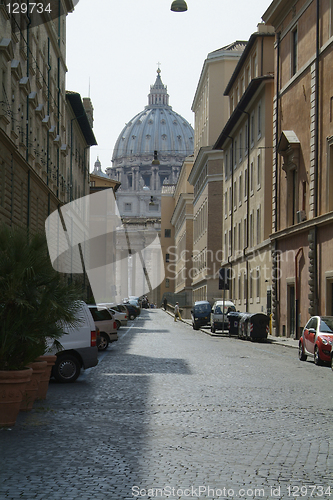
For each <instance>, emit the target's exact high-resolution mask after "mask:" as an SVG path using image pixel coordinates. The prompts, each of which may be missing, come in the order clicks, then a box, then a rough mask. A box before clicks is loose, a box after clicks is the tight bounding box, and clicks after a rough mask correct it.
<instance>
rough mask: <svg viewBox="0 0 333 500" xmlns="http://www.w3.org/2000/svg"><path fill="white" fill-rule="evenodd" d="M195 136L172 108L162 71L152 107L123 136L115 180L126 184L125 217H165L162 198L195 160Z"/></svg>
mask: <svg viewBox="0 0 333 500" xmlns="http://www.w3.org/2000/svg"><path fill="white" fill-rule="evenodd" d="M193 149H194V130H193V128H192V127H191V125H190V124H189V122H188V121H187V120H185V118H183V117H182V116H181V115H179V114H178V113H176V112H175V111H173V109H172V107H171V106H170V105H169V95H168V93H167V87H166V86H165V85H164V84H163V82H162V80H161V70H160V69H158V70H157V77H156V81H155V83H154V85H151V86H150V93H149V95H148V105H147V106H146V107H145V109H144V110H143V111H141V113H138V114H137V115H135V116H134V118H132V120H131V121H130V122H128V123H127V124H126V126H125V127H124V129H123V130H122V131H121V134H120V135H119V137H118V139H117V142H116V144H115V147H114V153H113V157H112V167H108V168H107V169H106V173H107V175H108V176H109V177H110V178H111V179H115V180H116V181H118V182H120V184H121V185H120V188H119V189H118V191H117V203H118V208H119V212H120V215H121V216H126V217H131V218H135V217H138V218H142V217H143V218H151V217H152V216H154V218H155V219H158V218H160V216H161V192H162V187H163V186H164V185H165V184H176V182H177V179H178V176H179V172H180V169H181V167H182V164H183V162H184V160H185V158H186V157H188V156H190V155H193Z"/></svg>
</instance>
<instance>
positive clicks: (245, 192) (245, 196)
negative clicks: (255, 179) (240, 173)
mask: <svg viewBox="0 0 333 500" xmlns="http://www.w3.org/2000/svg"><path fill="white" fill-rule="evenodd" d="M247 174H248V172H247V168H246V169H245V171H244V198H245V201H246V200H247V186H248V175H247Z"/></svg>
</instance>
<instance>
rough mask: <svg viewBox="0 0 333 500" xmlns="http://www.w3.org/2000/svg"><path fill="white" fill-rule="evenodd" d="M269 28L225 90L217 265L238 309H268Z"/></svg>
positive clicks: (262, 29)
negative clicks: (226, 103) (225, 273)
mask: <svg viewBox="0 0 333 500" xmlns="http://www.w3.org/2000/svg"><path fill="white" fill-rule="evenodd" d="M274 39H275V37H274V31H273V29H271V27H267V26H265V25H263V24H259V25H258V31H257V32H256V33H254V34H253V35H252V36H251V37H250V39H249V41H248V43H247V45H246V48H245V50H244V52H243V54H242V56H241V58H240V60H239V62H238V64H237V67H236V69H235V71H234V73H233V75H232V77H231V79H230V81H229V83H228V85H227V87H226V89H225V95H226V96H228V98H229V106H230V118H229V120H228V121H227V123H226V125H225V127H224V129H223V130H222V132H221V134H220V136H219V138H218V140H217V141H216V144H215V145H214V148H219V149H222V150H223V154H224V166H223V172H224V176H223V177H224V183H223V217H222V245H221V246H222V249H223V255H222V258H221V260H222V267H225V268H228V269H229V273H230V283H229V290H228V292H226V294H227V295H226V296H227V297H229V298H230V299H231V300H233V301H234V303H235V304H236V305H237V308H238V309H239V310H240V311H248V312H265V313H269V314H270V312H271V303H270V300H271V287H272V283H271V274H272V273H271V268H272V266H271V242H270V238H269V236H270V233H271V226H272V220H271V204H272V175H271V172H272V158H273V147H272V146H273V142H272V141H273V138H272V119H273V118H272V110H273V93H274V76H273V73H274Z"/></svg>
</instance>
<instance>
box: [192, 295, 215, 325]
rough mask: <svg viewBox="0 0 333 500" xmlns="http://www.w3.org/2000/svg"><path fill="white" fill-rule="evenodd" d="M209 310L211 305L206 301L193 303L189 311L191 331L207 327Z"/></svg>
mask: <svg viewBox="0 0 333 500" xmlns="http://www.w3.org/2000/svg"><path fill="white" fill-rule="evenodd" d="M211 310H212V308H211V305H210V303H209V302H208V301H207V300H199V301H197V302H195V303H194V306H193V309H192V311H191V317H192V327H193V330H198V329H199V328H200V327H201V326H205V325H209V323H210V312H211Z"/></svg>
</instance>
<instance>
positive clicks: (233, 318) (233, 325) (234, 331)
mask: <svg viewBox="0 0 333 500" xmlns="http://www.w3.org/2000/svg"><path fill="white" fill-rule="evenodd" d="M240 317H241V313H239V312H236V311H230V312H229V313H228V314H227V318H228V320H229V336H231V335H238V324H239V319H240Z"/></svg>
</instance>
